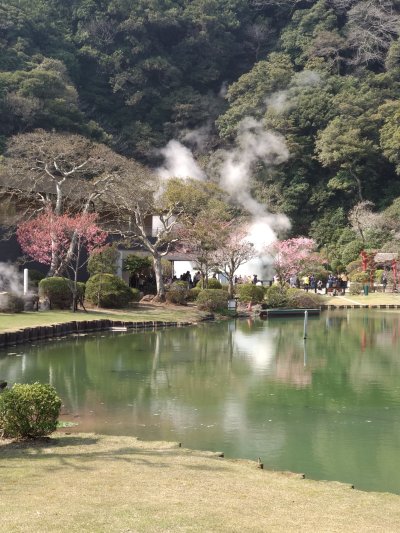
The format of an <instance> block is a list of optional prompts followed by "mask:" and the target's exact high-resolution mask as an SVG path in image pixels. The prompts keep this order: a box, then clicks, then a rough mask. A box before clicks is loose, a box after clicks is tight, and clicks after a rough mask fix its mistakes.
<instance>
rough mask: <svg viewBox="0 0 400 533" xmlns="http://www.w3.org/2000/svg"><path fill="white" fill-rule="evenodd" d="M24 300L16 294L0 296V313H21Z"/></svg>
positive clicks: (9, 293) (10, 293)
mask: <svg viewBox="0 0 400 533" xmlns="http://www.w3.org/2000/svg"><path fill="white" fill-rule="evenodd" d="M23 310H24V299H23V298H22V297H21V296H18V294H15V293H13V292H8V293H5V294H2V295H0V313H22V311H23Z"/></svg>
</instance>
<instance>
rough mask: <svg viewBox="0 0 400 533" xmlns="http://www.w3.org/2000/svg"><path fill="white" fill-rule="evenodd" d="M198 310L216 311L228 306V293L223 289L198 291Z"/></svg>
mask: <svg viewBox="0 0 400 533" xmlns="http://www.w3.org/2000/svg"><path fill="white" fill-rule="evenodd" d="M196 303H197V306H198V308H199V309H202V310H204V311H218V309H226V308H227V306H228V293H227V292H226V291H224V290H223V289H204V290H202V291H200V293H199V295H198V296H197V300H196Z"/></svg>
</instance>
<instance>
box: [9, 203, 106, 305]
mask: <svg viewBox="0 0 400 533" xmlns="http://www.w3.org/2000/svg"><path fill="white" fill-rule="evenodd" d="M96 221H97V214H96V213H79V214H77V215H68V214H63V215H57V214H55V213H54V211H52V210H50V209H48V210H46V211H45V212H44V213H42V214H40V215H39V216H38V217H36V218H34V219H31V220H27V221H25V222H22V223H21V224H20V225H19V226H18V229H17V239H18V242H19V244H20V246H21V249H22V251H23V252H24V253H25V254H26V255H28V256H29V257H31V258H32V259H34V260H35V261H38V262H39V263H42V264H44V265H49V266H51V265H52V263H53V261H54V258H56V260H57V264H58V265H59V268H58V270H57V272H56V273H55V275H61V274H66V275H67V276H68V279H69V280H70V289H71V292H72V300H73V310H74V311H76V309H77V301H78V273H79V270H80V269H81V268H82V267H83V266H84V265H85V264H86V262H87V259H88V255H89V254H93V253H96V252H100V251H101V250H103V249H104V246H105V244H106V239H107V233H106V232H105V231H103V230H102V229H101V228H100V227H99V226H98V225H97V224H96ZM84 252H86V254H84Z"/></svg>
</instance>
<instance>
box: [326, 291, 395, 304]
mask: <svg viewBox="0 0 400 533" xmlns="http://www.w3.org/2000/svg"><path fill="white" fill-rule="evenodd" d="M352 303H356V304H361V305H400V294H398V293H382V292H372V293H370V294H368V296H364V295H361V294H359V295H356V296H353V295H352V294H349V292H346V294H345V296H325V295H324V296H323V304H329V305H351V304H352Z"/></svg>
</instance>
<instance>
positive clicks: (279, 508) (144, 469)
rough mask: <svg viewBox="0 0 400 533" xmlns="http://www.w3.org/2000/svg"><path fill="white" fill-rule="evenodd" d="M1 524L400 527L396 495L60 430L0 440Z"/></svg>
mask: <svg viewBox="0 0 400 533" xmlns="http://www.w3.org/2000/svg"><path fill="white" fill-rule="evenodd" d="M0 471H1V483H0V516H1V528H2V530H3V531H13V533H16V532H28V531H29V532H30V533H36V532H38V533H39V532H40V533H44V532H64V531H65V532H67V531H68V532H78V531H79V532H82V531H87V532H107V533H109V532H169V531H171V532H180V531H185V532H186V531H187V532H189V531H190V532H239V531H240V532H241V531H251V532H266V531H285V532H286V531H296V532H298V531H306V532H310V531H313V530H315V531H318V532H321V531H330V532H335V531H337V532H344V531H363V532H367V531H371V532H374V533H375V532H379V531H382V532H383V531H384V532H391V531H393V532H394V531H399V529H400V496H396V495H392V494H379V493H366V492H360V491H357V490H351V489H350V488H349V487H348V486H345V485H341V484H338V483H323V482H316V481H311V480H302V479H300V478H299V476H293V475H285V474H281V473H274V472H268V471H263V470H260V469H258V468H256V465H255V463H252V462H248V461H233V460H227V459H221V458H218V457H217V456H216V454H212V453H206V452H197V451H190V450H185V449H182V448H179V447H178V446H177V445H176V444H173V443H162V442H160V443H153V442H152V443H148V442H143V441H139V440H136V439H134V438H131V437H105V436H97V435H79V436H77V435H73V436H67V435H61V434H60V435H59V436H57V438H56V440H54V441H41V442H37V443H22V444H13V443H10V442H9V443H3V444H2V445H1V446H0Z"/></svg>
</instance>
